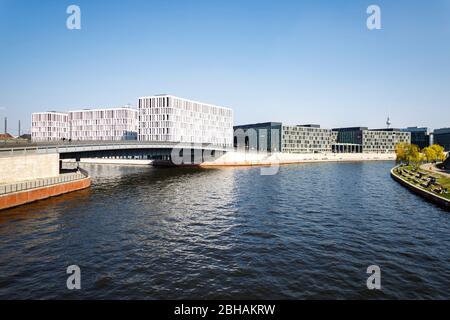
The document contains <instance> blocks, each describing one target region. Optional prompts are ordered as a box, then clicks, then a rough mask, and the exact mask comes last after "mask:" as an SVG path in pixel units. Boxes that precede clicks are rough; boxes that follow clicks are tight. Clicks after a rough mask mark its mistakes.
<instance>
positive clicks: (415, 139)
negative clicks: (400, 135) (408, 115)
mask: <svg viewBox="0 0 450 320" xmlns="http://www.w3.org/2000/svg"><path fill="white" fill-rule="evenodd" d="M402 131H403V132H410V133H411V143H412V144H415V145H417V146H419V148H421V149H423V148H425V147H428V146H430V132H429V130H428V128H425V127H423V128H418V127H408V128H406V129H402Z"/></svg>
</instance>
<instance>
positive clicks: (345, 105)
mask: <svg viewBox="0 0 450 320" xmlns="http://www.w3.org/2000/svg"><path fill="white" fill-rule="evenodd" d="M71 4H76V5H78V6H80V8H81V30H68V29H67V28H66V19H67V17H68V14H66V8H67V7H68V6H69V5H71ZM371 4H377V5H379V6H380V8H381V13H382V16H381V19H382V30H373V31H369V30H368V29H367V27H366V19H367V17H368V15H367V13H366V9H367V7H368V6H369V5H371ZM158 93H169V94H173V95H178V96H182V97H185V98H190V99H195V100H200V101H205V102H210V103H214V104H218V105H224V106H228V107H231V108H233V109H234V111H235V123H236V124H243V123H249V122H262V121H282V122H285V123H288V124H305V123H318V124H321V125H322V127H339V126H353V125H355V126H356V125H358V126H359V125H361V126H368V127H371V128H378V127H384V126H385V121H386V117H387V115H388V114H389V115H390V117H391V120H392V123H393V126H395V127H405V126H414V125H418V126H428V127H431V128H438V127H449V126H450V0H432V1H430V0H395V1H392V0H391V1H381V0H373V1H364V0H353V1H350V0H341V1H337V0H329V1H326V0H310V1H301V0H296V1H280V0H277V1H275V0H272V1H267V0H239V1H237V0H220V1H215V0H204V1H203V0H202V1H200V0H168V1H163V0H158V1H155V0H153V1H151V0H150V1H149V0H145V1H144V0H143V1H138V0H127V1H125V0H122V1H110V0H108V1H107V0H71V1H66V0H40V1H25V0H0V116H1V117H2V118H3V116H5V115H6V116H8V118H9V128H10V129H11V130H9V131H11V132H12V133H16V129H17V120H18V119H21V120H22V123H23V127H25V128H26V129H28V128H29V127H30V123H29V122H30V114H31V112H35V111H47V110H61V111H67V110H70V109H73V108H75V109H80V108H84V107H92V108H95V107H106V106H108V107H109V106H121V105H125V104H127V103H130V104H133V105H136V103H137V98H138V97H139V96H143V95H152V94H158ZM2 122H3V121H2ZM1 128H2V130H3V123H2V124H1Z"/></svg>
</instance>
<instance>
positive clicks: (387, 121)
mask: <svg viewBox="0 0 450 320" xmlns="http://www.w3.org/2000/svg"><path fill="white" fill-rule="evenodd" d="M391 124H392V122H391V119H390V118H389V116H388V117H387V120H386V125H387V127H388V129H389V128H390V127H391Z"/></svg>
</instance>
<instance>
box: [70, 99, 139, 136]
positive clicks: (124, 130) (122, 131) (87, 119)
mask: <svg viewBox="0 0 450 320" xmlns="http://www.w3.org/2000/svg"><path fill="white" fill-rule="evenodd" d="M69 121H70V139H72V140H74V141H96V140H99V141H100V140H107V141H120V140H136V139H137V132H138V111H137V110H136V109H132V108H130V107H119V108H107V109H84V110H78V111H70V112H69Z"/></svg>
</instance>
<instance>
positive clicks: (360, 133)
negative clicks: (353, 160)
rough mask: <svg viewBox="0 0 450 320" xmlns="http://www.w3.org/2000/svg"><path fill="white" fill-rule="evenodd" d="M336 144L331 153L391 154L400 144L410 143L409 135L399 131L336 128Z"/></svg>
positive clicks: (390, 129) (389, 129)
mask: <svg viewBox="0 0 450 320" xmlns="http://www.w3.org/2000/svg"><path fill="white" fill-rule="evenodd" d="M333 131H335V132H337V143H336V145H334V146H333V152H337V153H341V152H350V153H361V152H364V153H391V152H395V146H396V145H397V144H398V143H400V142H407V143H410V142H411V133H410V132H402V131H401V130H400V129H392V128H388V129H368V128H367V127H350V128H336V129H333Z"/></svg>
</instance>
